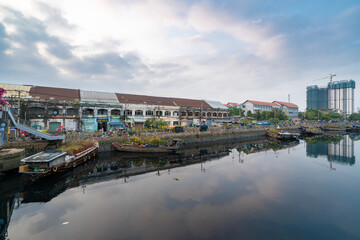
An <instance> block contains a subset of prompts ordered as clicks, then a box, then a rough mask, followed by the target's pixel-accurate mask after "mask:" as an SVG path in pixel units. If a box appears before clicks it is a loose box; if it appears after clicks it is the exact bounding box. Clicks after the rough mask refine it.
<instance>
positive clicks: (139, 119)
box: [134, 116, 146, 123]
mask: <svg viewBox="0 0 360 240" xmlns="http://www.w3.org/2000/svg"><path fill="white" fill-rule="evenodd" d="M145 121H146V120H145V118H144V116H134V122H136V123H144V122H145Z"/></svg>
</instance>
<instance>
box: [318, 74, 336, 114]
mask: <svg viewBox="0 0 360 240" xmlns="http://www.w3.org/2000/svg"><path fill="white" fill-rule="evenodd" d="M335 76H336V74H331V73H330V76H327V77H323V78H319V79H315V80H313V81H319V80H322V79H327V78H330V110H332V109H333V108H332V102H333V101H332V78H333V77H335Z"/></svg>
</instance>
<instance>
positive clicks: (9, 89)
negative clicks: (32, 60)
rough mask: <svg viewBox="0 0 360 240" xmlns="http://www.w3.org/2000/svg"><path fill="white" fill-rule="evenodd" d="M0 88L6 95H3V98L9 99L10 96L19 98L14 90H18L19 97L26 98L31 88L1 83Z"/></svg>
mask: <svg viewBox="0 0 360 240" xmlns="http://www.w3.org/2000/svg"><path fill="white" fill-rule="evenodd" d="M0 87H1V88H4V89H5V90H6V93H5V94H4V95H3V96H4V97H11V96H14V97H17V96H19V93H18V91H15V90H20V97H22V98H26V97H28V96H29V91H30V88H31V86H23V85H16V84H3V83H0Z"/></svg>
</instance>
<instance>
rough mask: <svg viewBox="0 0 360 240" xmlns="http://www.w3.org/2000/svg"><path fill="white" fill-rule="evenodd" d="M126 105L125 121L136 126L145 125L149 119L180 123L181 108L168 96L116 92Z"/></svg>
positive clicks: (173, 123) (174, 123) (120, 100)
mask: <svg viewBox="0 0 360 240" xmlns="http://www.w3.org/2000/svg"><path fill="white" fill-rule="evenodd" d="M116 96H117V98H118V100H119V102H121V103H122V104H123V105H124V111H123V115H124V116H125V119H126V120H125V121H126V122H127V123H129V124H132V125H134V126H135V127H143V125H144V123H145V121H146V120H147V119H163V120H164V121H166V122H167V123H168V124H172V125H178V124H179V110H180V107H178V106H176V104H175V103H174V101H172V100H171V99H170V98H167V97H154V96H146V95H135V94H124V93H116Z"/></svg>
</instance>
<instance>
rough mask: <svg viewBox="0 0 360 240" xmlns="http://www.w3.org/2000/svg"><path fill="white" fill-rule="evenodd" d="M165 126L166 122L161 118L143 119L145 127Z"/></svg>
mask: <svg viewBox="0 0 360 240" xmlns="http://www.w3.org/2000/svg"><path fill="white" fill-rule="evenodd" d="M167 126H168V123H167V122H165V121H164V120H163V119H158V120H155V119H154V118H152V119H147V120H146V121H145V127H146V128H163V127H167Z"/></svg>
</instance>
